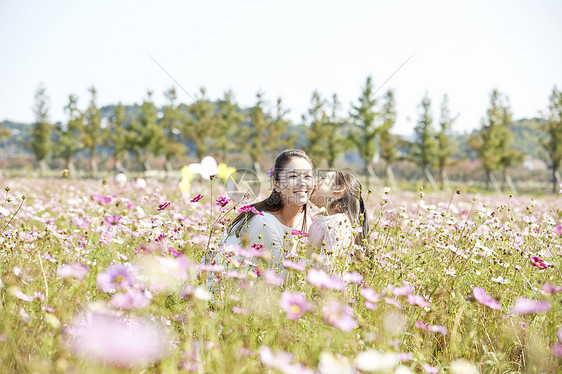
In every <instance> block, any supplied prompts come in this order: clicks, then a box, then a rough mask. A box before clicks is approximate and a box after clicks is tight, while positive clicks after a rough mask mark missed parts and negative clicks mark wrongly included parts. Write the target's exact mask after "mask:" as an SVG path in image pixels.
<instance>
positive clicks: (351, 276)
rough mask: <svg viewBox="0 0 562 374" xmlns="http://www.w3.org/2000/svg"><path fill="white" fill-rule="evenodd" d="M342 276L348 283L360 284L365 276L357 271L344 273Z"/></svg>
mask: <svg viewBox="0 0 562 374" xmlns="http://www.w3.org/2000/svg"><path fill="white" fill-rule="evenodd" d="M342 278H343V281H344V282H346V283H356V284H360V283H361V281H362V280H363V276H362V275H361V274H359V273H357V272H355V271H354V272H351V273H344V274H343V276H342Z"/></svg>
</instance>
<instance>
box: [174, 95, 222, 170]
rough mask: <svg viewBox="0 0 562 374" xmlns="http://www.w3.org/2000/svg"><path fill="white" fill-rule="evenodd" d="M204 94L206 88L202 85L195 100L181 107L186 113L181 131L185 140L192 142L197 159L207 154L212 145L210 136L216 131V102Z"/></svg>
mask: <svg viewBox="0 0 562 374" xmlns="http://www.w3.org/2000/svg"><path fill="white" fill-rule="evenodd" d="M205 94H206V90H205V88H203V87H202V88H201V89H200V95H199V97H198V98H197V101H196V102H195V103H193V104H191V105H188V106H185V107H183V109H185V111H186V113H187V115H186V116H185V117H184V121H183V125H182V132H183V134H184V136H185V138H186V139H187V140H190V141H192V142H193V143H194V145H195V151H196V153H197V158H199V160H201V159H202V158H203V157H205V156H206V155H208V153H209V150H210V149H211V147H212V137H211V136H212V134H213V132H214V131H216V130H215V126H216V125H217V119H216V118H215V110H216V104H215V103H213V102H211V101H210V100H209V99H208V98H207V97H206V96H205Z"/></svg>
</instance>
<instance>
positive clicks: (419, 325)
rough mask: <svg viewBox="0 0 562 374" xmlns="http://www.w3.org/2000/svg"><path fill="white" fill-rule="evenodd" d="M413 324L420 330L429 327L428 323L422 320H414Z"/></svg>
mask: <svg viewBox="0 0 562 374" xmlns="http://www.w3.org/2000/svg"><path fill="white" fill-rule="evenodd" d="M414 326H416V328H418V329H420V330H426V331H427V330H428V329H429V325H428V324H427V323H425V322H423V321H416V322H415V323H414Z"/></svg>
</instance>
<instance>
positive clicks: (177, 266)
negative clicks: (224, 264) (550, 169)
mask: <svg viewBox="0 0 562 374" xmlns="http://www.w3.org/2000/svg"><path fill="white" fill-rule="evenodd" d="M0 187H2V189H3V191H5V197H4V199H3V201H2V203H1V204H0V219H1V221H0V224H1V226H0V227H1V236H0V248H1V250H0V258H1V261H0V276H1V283H0V300H1V301H0V302H1V304H0V305H1V308H0V311H1V313H0V367H2V371H3V372H6V373H114V372H117V373H139V372H142V373H153V372H154V373H185V372H194V373H262V372H265V373H267V372H271V373H277V372H281V373H321V374H327V373H338V374H339V373H363V372H383V373H385V372H388V373H410V372H415V373H446V372H452V373H473V372H474V373H476V372H482V373H509V372H513V373H515V372H517V373H519V372H523V373H555V372H560V371H561V370H562V304H561V301H562V299H561V297H562V274H561V265H562V261H561V258H562V257H561V255H562V194H559V195H556V196H554V195H543V196H537V197H536V198H535V197H533V196H521V195H516V196H509V195H492V194H485V195H479V194H475V193H474V192H467V191H462V190H461V191H458V193H457V192H454V193H452V194H444V193H427V194H424V192H423V191H417V192H400V191H388V190H387V191H386V192H385V191H384V190H382V189H380V188H375V189H373V192H372V193H370V194H369V196H368V201H367V205H368V209H369V216H370V221H371V228H372V232H371V233H370V235H369V241H368V245H367V247H366V248H364V249H363V248H359V247H357V248H352V249H351V251H352V252H353V253H355V256H354V257H353V258H352V261H351V265H350V266H349V267H345V266H344V263H345V261H344V260H343V259H342V260H341V261H339V262H340V263H338V261H336V266H337V267H338V266H339V269H340V270H341V271H338V272H336V273H335V274H326V273H324V272H323V271H321V270H317V269H316V268H315V266H314V261H313V260H311V259H310V258H308V259H305V258H304V257H305V256H304V253H305V252H306V238H300V239H298V245H299V246H300V247H301V251H300V252H299V253H302V255H301V256H299V257H297V258H291V259H290V261H291V262H290V263H287V265H286V266H287V267H288V268H289V270H288V273H289V274H288V277H287V279H286V281H285V282H284V283H283V282H282V281H281V280H280V277H279V274H278V273H276V272H275V271H273V270H271V269H267V268H266V267H265V266H264V261H263V260H260V259H259V257H264V256H265V257H267V253H257V252H252V251H238V252H237V253H238V255H239V256H242V257H244V256H246V260H245V261H243V262H241V261H234V260H233V261H231V262H230V263H229V266H228V268H227V269H223V268H220V267H218V266H215V265H206V266H203V265H202V264H201V259H202V257H203V256H204V255H205V254H207V253H209V252H211V251H214V250H216V249H217V248H218V243H219V241H220V238H221V237H222V235H223V232H224V227H225V224H226V223H227V220H228V219H229V218H232V217H233V216H234V215H235V214H236V210H237V209H239V208H240V207H241V206H242V205H244V204H245V202H240V203H238V204H235V203H234V202H232V201H231V202H227V201H226V200H224V199H223V200H219V204H217V199H219V197H220V196H223V197H226V195H225V192H224V187H223V186H222V182H221V181H220V180H214V181H203V182H201V183H194V184H193V185H192V186H191V190H190V191H189V193H187V194H184V195H183V196H182V194H181V193H180V191H179V189H178V186H177V184H176V183H172V182H169V183H165V182H150V181H149V182H148V184H147V185H146V186H144V187H139V186H138V185H136V184H134V183H129V184H126V185H124V186H121V185H117V184H115V183H105V182H102V181H96V180H68V179H61V178H58V179H55V178H54V179H31V178H29V179H23V178H22V179H3V180H1V185H0ZM197 195H201V196H202V197H201V199H200V200H199V201H195V200H197V199H194V198H195V197H196V196H197ZM191 200H193V202H191ZM221 205H224V207H222V206H221ZM252 255H253V257H252ZM249 262H253V263H254V264H255V266H248V263H249ZM210 275H212V276H216V277H218V278H220V288H221V289H222V291H223V292H221V293H210V292H208V291H207V287H206V280H207V279H208V277H210Z"/></svg>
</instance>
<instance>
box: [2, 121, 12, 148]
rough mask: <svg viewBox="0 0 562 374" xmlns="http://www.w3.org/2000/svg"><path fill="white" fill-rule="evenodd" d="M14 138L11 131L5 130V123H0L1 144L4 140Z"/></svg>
mask: <svg viewBox="0 0 562 374" xmlns="http://www.w3.org/2000/svg"><path fill="white" fill-rule="evenodd" d="M11 136H12V132H11V131H10V130H9V129H6V128H4V122H0V143H1V142H2V141H3V140H4V139H8V138H10V137H11Z"/></svg>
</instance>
